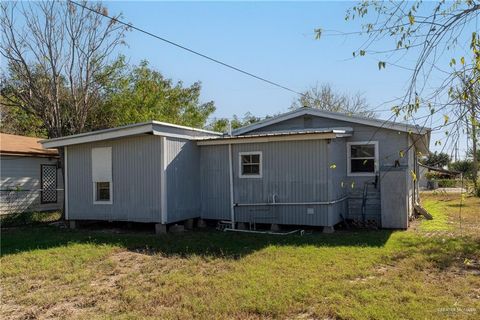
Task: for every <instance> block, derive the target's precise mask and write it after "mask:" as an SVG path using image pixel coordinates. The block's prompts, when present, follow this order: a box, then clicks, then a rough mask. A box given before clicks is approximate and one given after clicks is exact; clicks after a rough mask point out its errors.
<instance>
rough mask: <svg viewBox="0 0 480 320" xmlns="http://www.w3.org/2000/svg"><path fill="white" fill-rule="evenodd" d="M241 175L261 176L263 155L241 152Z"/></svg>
mask: <svg viewBox="0 0 480 320" xmlns="http://www.w3.org/2000/svg"><path fill="white" fill-rule="evenodd" d="M240 157H241V158H240V159H241V176H246V177H248V176H260V174H261V168H260V166H261V163H260V162H261V156H260V154H259V153H251V154H241V155H240Z"/></svg>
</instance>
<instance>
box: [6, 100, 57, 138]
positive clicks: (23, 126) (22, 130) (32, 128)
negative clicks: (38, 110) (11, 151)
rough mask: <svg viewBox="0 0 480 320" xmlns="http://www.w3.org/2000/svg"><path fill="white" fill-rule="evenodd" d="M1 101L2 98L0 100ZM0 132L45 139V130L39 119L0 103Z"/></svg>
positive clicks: (14, 107) (19, 109)
mask: <svg viewBox="0 0 480 320" xmlns="http://www.w3.org/2000/svg"><path fill="white" fill-rule="evenodd" d="M0 101H2V98H0ZM0 105H1V109H0V118H1V119H2V121H0V132H3V133H10V134H18V135H23V136H29V137H39V138H47V130H45V128H44V126H43V122H42V120H41V119H39V118H38V117H36V116H35V115H33V114H30V113H27V112H26V111H25V110H24V109H22V108H20V107H18V106H15V105H11V106H6V105H5V104H4V103H2V102H0Z"/></svg>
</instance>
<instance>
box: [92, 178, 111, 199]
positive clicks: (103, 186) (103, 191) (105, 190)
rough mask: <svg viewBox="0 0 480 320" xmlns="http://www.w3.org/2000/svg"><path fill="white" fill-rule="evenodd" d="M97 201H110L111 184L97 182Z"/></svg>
mask: <svg viewBox="0 0 480 320" xmlns="http://www.w3.org/2000/svg"><path fill="white" fill-rule="evenodd" d="M95 186H96V193H95V195H96V196H95V201H110V182H96V184H95Z"/></svg>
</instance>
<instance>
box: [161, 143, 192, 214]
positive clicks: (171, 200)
mask: <svg viewBox="0 0 480 320" xmlns="http://www.w3.org/2000/svg"><path fill="white" fill-rule="evenodd" d="M165 153H166V159H167V163H166V171H167V174H166V177H167V199H168V201H167V222H168V223H171V222H177V221H181V220H185V219H189V218H196V217H199V216H200V194H199V189H200V151H199V147H197V145H196V143H195V142H194V141H189V140H185V139H174V138H166V145H165Z"/></svg>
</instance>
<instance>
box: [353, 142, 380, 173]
mask: <svg viewBox="0 0 480 320" xmlns="http://www.w3.org/2000/svg"><path fill="white" fill-rule="evenodd" d="M347 155H348V160H347V161H348V163H347V166H348V175H349V176H368V175H375V174H376V172H377V165H378V142H376V141H371V142H349V143H347Z"/></svg>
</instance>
